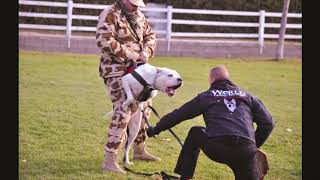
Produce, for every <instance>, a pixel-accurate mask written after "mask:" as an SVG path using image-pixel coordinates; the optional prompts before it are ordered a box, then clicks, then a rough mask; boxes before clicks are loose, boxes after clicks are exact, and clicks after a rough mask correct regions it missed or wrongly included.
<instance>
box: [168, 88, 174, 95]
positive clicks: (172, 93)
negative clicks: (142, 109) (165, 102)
mask: <svg viewBox="0 0 320 180" xmlns="http://www.w3.org/2000/svg"><path fill="white" fill-rule="evenodd" d="M167 93H168V96H173V95H174V94H175V93H176V90H175V89H173V88H168V91H167Z"/></svg>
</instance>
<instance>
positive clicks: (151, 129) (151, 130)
mask: <svg viewBox="0 0 320 180" xmlns="http://www.w3.org/2000/svg"><path fill="white" fill-rule="evenodd" d="M155 135H156V133H155V130H154V127H153V126H149V127H148V129H147V136H148V137H154V136H155Z"/></svg>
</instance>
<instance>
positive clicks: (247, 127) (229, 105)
mask: <svg viewBox="0 0 320 180" xmlns="http://www.w3.org/2000/svg"><path fill="white" fill-rule="evenodd" d="M200 114H202V115H203V119H204V121H205V124H206V132H207V135H208V137H217V136H224V135H237V136H241V137H244V138H247V139H250V140H252V141H254V142H256V145H257V147H258V148H259V147H260V146H261V145H262V144H263V143H264V142H265V140H266V139H267V138H268V136H269V135H270V133H271V131H272V129H273V128H274V123H273V120H272V117H271V115H270V113H269V112H268V110H267V109H266V107H265V106H264V105H263V103H262V102H261V101H260V100H259V99H258V98H257V97H254V96H251V95H250V94H249V93H247V92H245V91H243V90H241V89H240V88H239V87H238V86H236V85H235V84H233V83H232V82H231V81H230V80H217V81H215V82H214V83H213V84H212V85H211V87H210V89H209V90H207V91H205V92H203V93H201V94H198V96H196V97H195V98H193V99H192V100H190V101H189V102H187V103H185V104H184V105H182V106H181V107H180V108H179V109H175V110H174V111H172V112H171V113H169V114H167V115H165V116H164V117H162V118H161V120H160V121H159V122H158V123H157V125H156V126H155V127H154V129H153V130H154V133H155V134H159V133H160V132H161V131H164V130H167V129H169V128H171V127H173V126H175V125H176V124H178V123H180V122H182V121H184V120H187V119H192V118H194V117H196V116H198V115H200ZM253 122H255V123H256V124H257V129H256V131H255V129H254V127H253Z"/></svg>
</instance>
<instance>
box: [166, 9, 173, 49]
mask: <svg viewBox="0 0 320 180" xmlns="http://www.w3.org/2000/svg"><path fill="white" fill-rule="evenodd" d="M167 8H168V11H167V34H166V35H167V36H166V38H167V43H168V44H167V51H170V41H171V31H172V29H171V28H172V6H168V7H167Z"/></svg>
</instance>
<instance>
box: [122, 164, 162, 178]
mask: <svg viewBox="0 0 320 180" xmlns="http://www.w3.org/2000/svg"><path fill="white" fill-rule="evenodd" d="M124 169H125V170H126V171H129V172H131V173H133V174H137V175H141V176H153V175H155V174H158V175H160V176H161V174H160V173H158V172H155V173H153V174H152V173H142V172H136V171H133V170H132V169H129V168H127V167H126V166H124Z"/></svg>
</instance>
